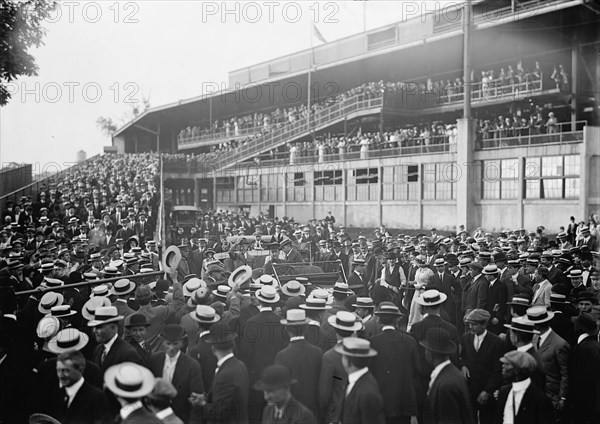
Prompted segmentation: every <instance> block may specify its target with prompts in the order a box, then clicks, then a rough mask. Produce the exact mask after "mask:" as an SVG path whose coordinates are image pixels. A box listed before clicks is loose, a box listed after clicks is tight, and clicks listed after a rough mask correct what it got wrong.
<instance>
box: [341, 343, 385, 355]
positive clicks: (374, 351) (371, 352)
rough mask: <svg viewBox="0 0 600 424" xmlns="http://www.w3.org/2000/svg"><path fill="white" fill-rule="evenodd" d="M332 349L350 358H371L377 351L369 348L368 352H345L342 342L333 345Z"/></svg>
mask: <svg viewBox="0 0 600 424" xmlns="http://www.w3.org/2000/svg"><path fill="white" fill-rule="evenodd" d="M334 349H335V351H336V352H338V353H341V354H342V355H344V356H350V357H352V358H372V357H374V356H377V351H376V350H375V349H372V348H369V352H367V353H355V352H352V353H351V352H346V351H345V350H344V346H343V345H342V344H339V345H337V346H335V347H334Z"/></svg>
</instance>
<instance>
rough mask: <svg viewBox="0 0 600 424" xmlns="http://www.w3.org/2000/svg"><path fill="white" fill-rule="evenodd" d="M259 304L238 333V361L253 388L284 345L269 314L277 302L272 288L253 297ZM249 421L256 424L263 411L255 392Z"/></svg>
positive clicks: (279, 326)
mask: <svg viewBox="0 0 600 424" xmlns="http://www.w3.org/2000/svg"><path fill="white" fill-rule="evenodd" d="M255 297H256V299H257V300H258V302H259V305H260V306H259V313H258V314H257V315H255V316H253V317H252V318H250V319H248V320H247V321H246V323H245V324H244V326H243V327H242V332H241V339H242V340H241V342H240V350H239V352H240V359H242V360H243V361H244V363H245V364H246V366H247V367H248V374H249V376H250V384H252V385H254V383H256V382H257V381H258V379H259V377H260V374H261V372H262V370H263V369H265V367H267V366H268V365H271V364H272V363H273V362H274V361H275V355H277V353H278V352H279V351H280V350H282V349H283V348H284V347H286V346H287V344H288V340H287V337H286V335H285V330H284V327H283V325H282V324H281V323H280V319H281V318H280V317H279V315H277V314H276V313H275V312H273V306H274V305H276V304H277V303H278V302H279V293H277V290H276V289H275V287H273V286H266V285H265V286H262V287H261V288H260V289H259V290H257V291H256V294H255ZM249 399H250V400H249V410H248V412H249V418H250V422H251V423H258V422H259V421H260V415H261V413H262V410H263V408H264V398H263V397H262V396H260V393H258V392H251V393H250V398H249Z"/></svg>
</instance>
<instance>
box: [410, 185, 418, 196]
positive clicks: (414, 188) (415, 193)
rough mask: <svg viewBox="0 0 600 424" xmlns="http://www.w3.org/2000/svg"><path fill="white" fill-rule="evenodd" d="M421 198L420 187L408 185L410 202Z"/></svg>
mask: <svg viewBox="0 0 600 424" xmlns="http://www.w3.org/2000/svg"><path fill="white" fill-rule="evenodd" d="M418 198H419V185H418V184H408V200H417V199H418Z"/></svg>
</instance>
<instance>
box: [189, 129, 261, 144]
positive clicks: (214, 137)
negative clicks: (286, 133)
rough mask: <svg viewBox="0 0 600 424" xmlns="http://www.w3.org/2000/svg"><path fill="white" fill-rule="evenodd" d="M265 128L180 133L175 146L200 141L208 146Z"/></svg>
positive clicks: (246, 135)
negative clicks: (192, 133) (195, 133)
mask: <svg viewBox="0 0 600 424" xmlns="http://www.w3.org/2000/svg"><path fill="white" fill-rule="evenodd" d="M269 128H270V126H269ZM267 130H268V128H265V127H263V126H258V127H256V126H253V127H250V128H238V130H237V131H235V129H230V130H229V131H227V130H226V129H224V128H219V129H218V130H209V131H208V133H203V134H199V135H189V136H188V135H181V134H180V135H178V136H177V146H178V147H179V148H182V147H189V145H190V144H194V143H202V144H201V145H203V146H210V145H212V144H218V143H221V142H223V141H229V140H236V139H238V138H245V137H251V136H255V135H259V134H261V133H262V132H263V131H267Z"/></svg>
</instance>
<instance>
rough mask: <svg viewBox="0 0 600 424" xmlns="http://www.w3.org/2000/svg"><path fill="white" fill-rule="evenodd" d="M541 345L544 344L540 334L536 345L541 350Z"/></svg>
mask: <svg viewBox="0 0 600 424" xmlns="http://www.w3.org/2000/svg"><path fill="white" fill-rule="evenodd" d="M541 345H542V338H541V337H540V336H538V339H537V346H536V347H537V350H539V349H540V346H541Z"/></svg>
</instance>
